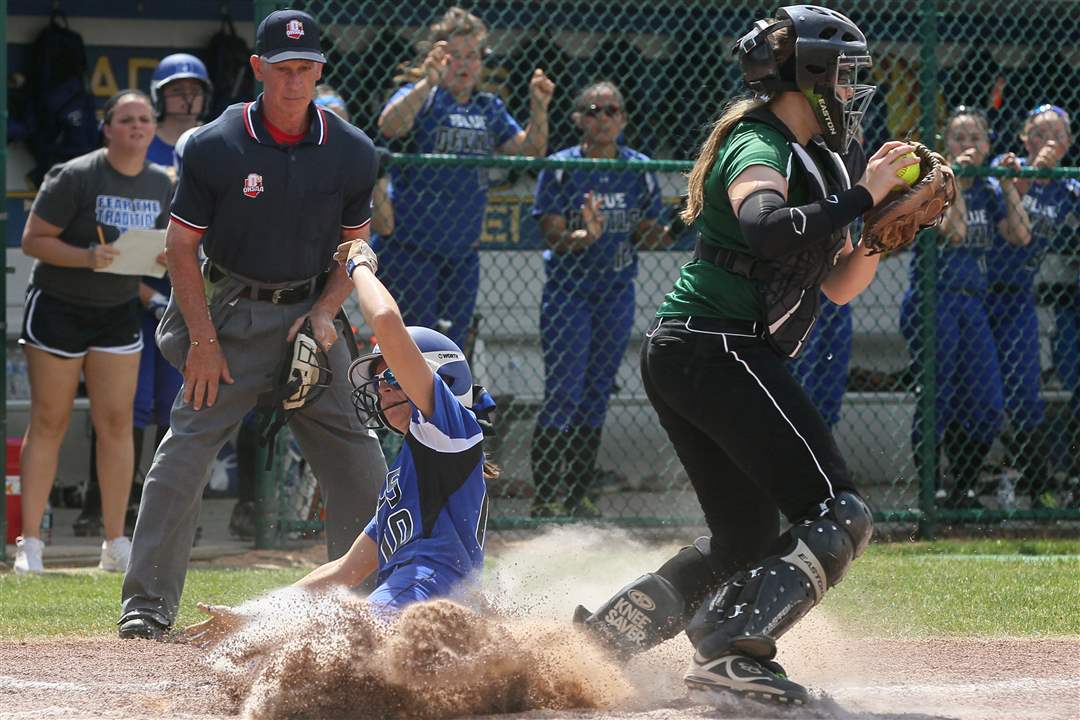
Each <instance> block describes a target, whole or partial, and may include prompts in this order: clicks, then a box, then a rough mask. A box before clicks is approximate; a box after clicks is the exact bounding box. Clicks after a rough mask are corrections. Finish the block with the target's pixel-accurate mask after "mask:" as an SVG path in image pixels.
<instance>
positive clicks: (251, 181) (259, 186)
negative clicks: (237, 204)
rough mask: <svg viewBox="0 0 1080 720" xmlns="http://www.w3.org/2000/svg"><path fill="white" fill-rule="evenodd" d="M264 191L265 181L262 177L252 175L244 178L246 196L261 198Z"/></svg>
mask: <svg viewBox="0 0 1080 720" xmlns="http://www.w3.org/2000/svg"><path fill="white" fill-rule="evenodd" d="M262 191H263V179H262V175H257V174H255V173H251V174H250V175H248V176H247V177H246V178H244V195H245V196H247V197H249V198H253V197H259V195H260V194H262Z"/></svg>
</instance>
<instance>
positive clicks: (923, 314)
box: [912, 0, 938, 539]
mask: <svg viewBox="0 0 1080 720" xmlns="http://www.w3.org/2000/svg"><path fill="white" fill-rule="evenodd" d="M937 6H938V0H922V2H921V17H920V27H919V37H920V41H921V46H920V48H919V59H920V63H919V105H920V106H921V110H922V122H921V127H920V134H921V136H922V140H923V142H924V143H925V144H927V145H933V142H934V135H935V133H936V132H937V98H938V62H937V45H938V12H937V11H938V8H937ZM918 242H919V243H920V244H921V247H920V253H919V284H918V292H919V297H920V298H921V302H920V303H919V305H918V308H917V309H916V311H917V312H918V313H919V316H920V320H921V325H920V329H919V345H918V347H919V351H918V354H919V373H918V375H917V376H916V382H917V383H918V386H919V388H920V392H919V395H918V397H917V399H916V403H917V406H918V415H917V417H918V418H919V420H918V431H919V436H920V441H919V443H918V446H917V447H914V448H912V450H913V451H914V455H915V459H916V460H917V461H918V462H916V464H915V467H916V468H917V472H918V474H919V509H920V510H921V511H922V514H923V515H922V518H921V519H920V521H919V528H918V531H919V535H920V537H923V538H927V539H929V538H932V537H933V535H934V533H935V532H936V530H937V499H936V498H935V493H936V492H937V482H936V478H937V476H938V437H937V408H936V403H935V400H936V398H937V392H938V388H937V274H938V271H937V261H938V246H937V243H938V234H937V231H936V230H929V231H926V232H924V233H923V234H922V236H921V237H920V238H919V240H918Z"/></svg>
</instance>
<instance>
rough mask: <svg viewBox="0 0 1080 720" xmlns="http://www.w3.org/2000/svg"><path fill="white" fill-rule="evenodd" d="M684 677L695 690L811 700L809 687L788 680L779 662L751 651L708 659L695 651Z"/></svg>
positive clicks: (799, 701) (800, 701) (797, 702)
mask: <svg viewBox="0 0 1080 720" xmlns="http://www.w3.org/2000/svg"><path fill="white" fill-rule="evenodd" d="M684 680H685V681H686V686H687V687H688V688H689V689H690V690H691V691H692V692H695V691H696V692H705V693H715V692H720V693H736V694H738V695H743V696H745V697H749V698H753V699H755V700H776V701H778V702H782V703H793V704H795V705H805V704H806V703H807V702H809V701H810V693H809V692H807V690H806V688H804V687H803V686H802V685H799V684H798V683H794V682H792V681H791V680H788V679H787V674H786V673H785V672H784V668H782V667H780V664H779V663H777V662H773V661H771V660H757V659H756V658H752V657H749V656H747V655H735V654H732V655H724V656H722V657H718V658H716V659H715V660H706V659H705V658H703V657H701V656H700V655H698V654H697V653H694V659H693V660H691V661H690V669H689V670H688V671H687V672H686V677H685V678H684Z"/></svg>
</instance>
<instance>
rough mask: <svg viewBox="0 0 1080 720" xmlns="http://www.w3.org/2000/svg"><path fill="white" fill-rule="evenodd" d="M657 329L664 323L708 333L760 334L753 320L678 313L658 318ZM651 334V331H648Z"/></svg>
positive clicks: (757, 325) (759, 328) (759, 327)
mask: <svg viewBox="0 0 1080 720" xmlns="http://www.w3.org/2000/svg"><path fill="white" fill-rule="evenodd" d="M658 319H659V321H660V322H658V323H657V329H659V328H660V327H663V326H665V325H668V326H677V327H681V328H684V329H686V330H690V331H691V332H701V333H706V334H708V335H760V334H761V326H760V325H759V324H758V323H756V322H754V321H753V320H734V319H732V318H712V317H702V316H701V315H694V316H692V317H687V316H685V315H679V316H675V317H662V318H658ZM650 334H651V333H650Z"/></svg>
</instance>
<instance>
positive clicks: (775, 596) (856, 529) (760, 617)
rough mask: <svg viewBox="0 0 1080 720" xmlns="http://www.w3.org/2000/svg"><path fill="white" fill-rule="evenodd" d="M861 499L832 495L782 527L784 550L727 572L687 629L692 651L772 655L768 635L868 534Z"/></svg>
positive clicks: (813, 597)
mask: <svg viewBox="0 0 1080 720" xmlns="http://www.w3.org/2000/svg"><path fill="white" fill-rule="evenodd" d="M873 527H874V526H873V520H872V518H871V514H870V509H869V508H868V507H867V505H866V503H865V502H863V500H862V498H860V497H859V496H858V495H856V494H854V493H850V492H842V493H839V494H838V495H837V496H836V497H835V498H833V500H832V501H831V502H830V503H829V505H828V507H827V509H826V511H825V512H824V513H823V514H822V515H821V516H819V517H817V518H812V519H807V520H805V521H803V522H801V523H799V524H798V525H796V526H794V527H792V528H791V529H790V530H789V531H788V532H787V536H788V544H787V547H788V549H787V550H786V551H785V552H784V553H783V554H780V555H773V556H771V557H769V558H766V559H765V560H763V561H762V562H761V563H760V564H759V565H758V566H757V567H755V568H753V569H751V570H749V571H747V572H742V573H736V574H735V575H734V576H732V577H731V578H729V579H728V580H727V581H726V582H725V583H724V584H723V585H722V586H721V587H720V589H719V590H717V591H716V593H715V594H714V595H713V597H712V598H710V599H709V601H708V602H707V603H705V604H703V605H702V606H701V608H700V609H699V610H698V612H697V614H695V616H694V618H693V620H691V622H690V625H689V626H688V627H687V635H689V636H690V640H691V642H693V643H694V646H695V648H696V649H697V651H698V652H699V653H700V654H701V655H702V656H703V657H706V658H715V657H719V656H720V655H723V654H725V653H726V652H730V651H732V650H733V649H734V650H738V651H740V652H744V653H747V654H749V655H752V656H754V657H757V658H761V659H766V660H767V659H771V658H772V657H773V656H774V655H775V653H776V639H777V638H779V637H780V636H781V635H783V634H784V633H785V632H787V631H788V630H789V629H790V628H791V627H792V626H793V625H794V624H795V623H796V622H798V621H799V620H800V619H802V617H803V616H804V615H806V613H808V612H809V611H810V610H811V609H812V608H813V607H814V606H815V605H817V604H818V603H819V602H821V598H822V597H823V596H824V595H825V591H826V590H828V589H829V588H831V587H833V586H834V585H836V584H837V583H838V582H840V580H841V579H843V577H844V574H845V573H846V572H847V569H848V567H849V566H850V565H851V562H852V560H854V559H855V558H856V557H858V555H860V554H861V553H862V551H863V550H864V549H865V548H866V545H867V543H869V541H870V536H871V535H872V534H873Z"/></svg>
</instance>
